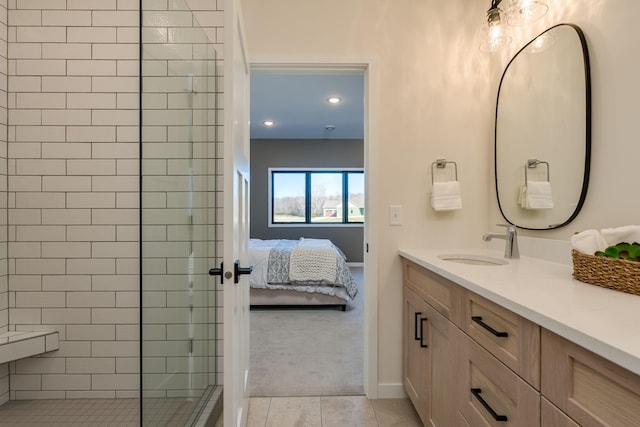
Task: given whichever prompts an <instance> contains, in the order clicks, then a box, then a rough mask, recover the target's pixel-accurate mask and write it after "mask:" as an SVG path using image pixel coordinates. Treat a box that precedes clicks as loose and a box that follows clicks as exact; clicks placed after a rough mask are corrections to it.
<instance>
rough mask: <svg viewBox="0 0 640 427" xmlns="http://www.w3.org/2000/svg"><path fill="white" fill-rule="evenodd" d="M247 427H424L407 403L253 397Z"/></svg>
mask: <svg viewBox="0 0 640 427" xmlns="http://www.w3.org/2000/svg"><path fill="white" fill-rule="evenodd" d="M247 427H422V423H421V422H420V420H419V418H418V414H417V413H416V412H415V410H414V409H413V406H412V405H411V402H410V401H409V400H408V399H379V400H368V399H367V398H366V397H364V396H327V397H254V398H251V399H250V401H249V421H248V423H247Z"/></svg>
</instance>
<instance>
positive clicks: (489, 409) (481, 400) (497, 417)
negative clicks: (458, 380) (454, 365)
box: [471, 388, 509, 421]
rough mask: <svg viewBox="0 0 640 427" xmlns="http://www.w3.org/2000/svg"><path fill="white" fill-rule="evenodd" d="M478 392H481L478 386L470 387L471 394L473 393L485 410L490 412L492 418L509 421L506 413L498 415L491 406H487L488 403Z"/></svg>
mask: <svg viewBox="0 0 640 427" xmlns="http://www.w3.org/2000/svg"><path fill="white" fill-rule="evenodd" d="M480 393H482V389H479V388H472V389H471V394H473V395H474V396H475V397H476V399H478V402H480V403H481V404H482V406H484V409H486V410H487V412H489V413H490V414H491V416H492V417H493V419H494V420H496V421H509V419H508V418H507V416H506V415H498V414H497V412H496V411H494V410H493V408H492V407H491V406H489V404H488V403H487V402H486V401H485V400H484V399H483V398H482V396H480Z"/></svg>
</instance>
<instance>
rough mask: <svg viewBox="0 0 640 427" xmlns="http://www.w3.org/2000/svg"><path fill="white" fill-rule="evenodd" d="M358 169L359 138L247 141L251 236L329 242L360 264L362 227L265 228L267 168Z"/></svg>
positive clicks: (361, 157) (361, 156) (361, 150)
mask: <svg viewBox="0 0 640 427" xmlns="http://www.w3.org/2000/svg"><path fill="white" fill-rule="evenodd" d="M274 167H282V168H362V167H364V142H363V141H362V140H359V139H357V140H356V139H347V140H345V139H342V140H331V139H306V140H293V139H291V140H288V139H286V140H274V139H254V140H251V237H252V238H255V239H298V238H300V237H310V238H318V239H331V241H332V242H333V243H335V245H336V246H338V247H339V248H340V249H341V250H342V251H343V252H344V254H345V255H346V256H347V261H348V262H362V261H363V259H364V258H363V254H364V251H363V232H364V229H363V228H362V227H271V228H270V227H269V212H268V210H269V188H268V186H269V168H274Z"/></svg>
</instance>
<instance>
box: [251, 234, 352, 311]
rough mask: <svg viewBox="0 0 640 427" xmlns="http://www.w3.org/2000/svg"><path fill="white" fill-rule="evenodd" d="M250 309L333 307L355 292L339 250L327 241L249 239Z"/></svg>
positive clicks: (344, 301) (346, 300)
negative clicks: (268, 307) (250, 270)
mask: <svg viewBox="0 0 640 427" xmlns="http://www.w3.org/2000/svg"><path fill="white" fill-rule="evenodd" d="M249 262H250V264H251V265H252V266H253V271H252V272H251V275H250V276H249V285H250V286H251V306H252V307H261V306H312V305H323V306H324V305H333V306H339V307H341V308H342V310H343V311H344V310H345V308H346V304H347V302H348V301H350V300H352V299H353V298H355V296H356V294H357V292H358V289H357V286H356V284H355V281H354V280H353V276H352V275H351V271H350V270H349V267H348V266H347V262H346V257H345V256H344V254H343V253H342V251H341V250H340V249H339V248H338V247H337V246H335V245H334V244H333V243H332V242H331V241H330V240H328V239H307V238H301V239H299V240H286V239H273V240H261V239H250V241H249Z"/></svg>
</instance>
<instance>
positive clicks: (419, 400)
mask: <svg viewBox="0 0 640 427" xmlns="http://www.w3.org/2000/svg"><path fill="white" fill-rule="evenodd" d="M404 292H405V294H404V304H405V307H404V311H405V316H404V343H405V344H404V347H405V348H404V368H403V369H404V386H405V390H406V392H407V394H408V395H409V397H410V399H411V401H412V402H413V404H414V407H415V408H416V411H417V412H418V414H419V415H420V418H421V420H422V422H423V423H424V424H425V425H426V426H431V427H450V426H453V423H454V415H455V406H454V405H455V403H456V401H455V396H456V395H455V386H456V384H457V373H458V367H459V360H460V359H459V356H458V353H459V352H458V340H459V337H460V335H461V332H460V330H459V329H458V328H457V327H456V326H455V325H454V324H453V323H451V322H450V321H449V320H448V319H447V318H445V317H444V316H443V315H442V314H441V313H439V312H438V311H437V310H436V309H434V308H433V307H431V306H430V305H429V304H427V303H426V302H424V301H423V300H422V299H421V298H420V297H419V296H418V295H416V294H415V293H414V292H413V291H412V290H411V289H409V288H408V287H405V288H404Z"/></svg>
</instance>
